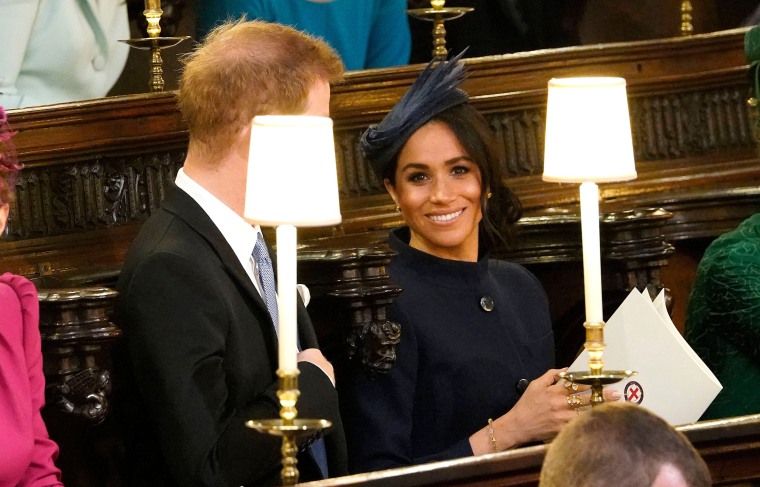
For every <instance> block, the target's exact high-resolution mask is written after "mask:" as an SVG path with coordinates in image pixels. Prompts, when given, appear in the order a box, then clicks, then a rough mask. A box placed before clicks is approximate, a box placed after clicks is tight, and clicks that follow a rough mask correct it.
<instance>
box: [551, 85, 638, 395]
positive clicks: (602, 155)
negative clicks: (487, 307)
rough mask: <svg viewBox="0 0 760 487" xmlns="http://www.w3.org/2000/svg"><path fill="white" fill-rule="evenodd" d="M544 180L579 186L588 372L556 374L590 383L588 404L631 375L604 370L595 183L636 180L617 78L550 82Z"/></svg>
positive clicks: (623, 91) (625, 101)
mask: <svg viewBox="0 0 760 487" xmlns="http://www.w3.org/2000/svg"><path fill="white" fill-rule="evenodd" d="M545 144H546V145H545V149H544V174H543V179H544V181H552V182H569V183H580V211H581V240H582V246H583V283H584V297H585V308H586V321H585V323H584V325H583V326H584V327H585V329H586V342H585V343H584V347H585V348H586V350H588V353H589V370H588V371H581V372H572V371H568V372H565V373H563V374H561V376H562V377H563V378H566V379H568V380H571V381H573V382H578V383H581V384H588V385H591V389H592V397H591V404H592V406H596V405H599V404H601V403H603V402H604V394H603V386H604V385H606V384H612V383H614V382H618V381H620V380H622V379H624V378H626V377H629V376H631V375H632V374H634V372H632V371H629V370H624V371H621V370H608V371H605V370H604V361H603V359H602V355H603V352H604V348H605V344H604V325H605V323H604V316H603V301H602V273H601V249H600V239H599V187H598V186H597V183H602V182H612V181H626V180H630V179H635V178H636V167H635V163H634V159H633V142H632V139H631V123H630V119H629V115H628V98H627V95H626V87H625V80H624V79H622V78H609V77H596V78H558V79H552V80H550V81H549V95H548V102H547V109H546V138H545Z"/></svg>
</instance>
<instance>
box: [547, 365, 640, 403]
mask: <svg viewBox="0 0 760 487" xmlns="http://www.w3.org/2000/svg"><path fill="white" fill-rule="evenodd" d="M633 375H636V372H634V371H632V370H605V371H603V372H601V373H594V372H591V371H588V370H586V371H579V372H570V371H568V372H562V373H560V374H559V376H560V378H562V379H566V380H569V381H570V382H576V383H578V384H583V385H587V386H591V406H599V405H600V404H603V403H604V386H606V385H608V384H614V383H616V382H620V381H621V380H623V379H627V378H628V377H631V376H633Z"/></svg>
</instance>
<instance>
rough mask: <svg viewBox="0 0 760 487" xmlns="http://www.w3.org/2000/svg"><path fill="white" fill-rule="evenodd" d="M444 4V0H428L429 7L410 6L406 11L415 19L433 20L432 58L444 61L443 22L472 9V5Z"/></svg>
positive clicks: (445, 50) (444, 30)
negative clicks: (452, 5) (448, 5)
mask: <svg viewBox="0 0 760 487" xmlns="http://www.w3.org/2000/svg"><path fill="white" fill-rule="evenodd" d="M445 4H446V0H430V8H412V9H409V10H407V11H406V13H407V14H409V15H411V16H412V17H414V18H415V19H420V20H427V21H430V22H433V59H437V60H439V61H445V60H446V56H447V54H448V50H447V49H446V28H445V27H444V25H443V23H444V22H446V21H447V20H453V19H458V18H459V17H461V16H462V15H464V14H466V13H467V12H472V11H473V10H474V9H473V8H472V7H445V6H444V5H445Z"/></svg>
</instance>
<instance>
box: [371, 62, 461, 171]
mask: <svg viewBox="0 0 760 487" xmlns="http://www.w3.org/2000/svg"><path fill="white" fill-rule="evenodd" d="M466 51H467V49H465V50H464V51H462V52H460V53H459V54H457V55H456V56H454V57H453V58H451V60H449V61H442V62H441V61H439V62H437V63H436V61H435V60H433V61H431V62H430V63H429V64H428V65H427V66H426V67H425V69H424V70H423V71H422V73H420V75H419V77H418V78H417V79H416V80H415V81H414V83H412V86H411V87H410V88H409V91H407V92H406V93H405V94H404V96H403V97H402V98H401V100H400V101H399V102H398V103H397V104H396V106H394V107H393V108H392V109H391V111H390V112H388V114H387V115H386V116H385V118H384V119H383V120H382V121H381V122H380V123H378V124H375V125H370V127H369V128H368V129H367V130H365V131H364V134H363V135H362V138H361V147H362V152H363V154H364V157H365V159H367V160H369V163H370V165H371V166H372V169H374V170H375V173H377V175H378V176H380V177H383V175H384V174H385V172H386V171H387V170H388V167H389V166H390V165H391V163H393V160H394V159H395V157H396V154H398V152H399V151H400V150H401V148H402V147H403V146H404V144H406V141H407V140H409V137H411V136H412V134H413V133H414V132H415V131H416V130H417V129H418V128H420V127H421V126H422V125H424V124H425V123H427V122H428V121H430V119H432V118H433V117H435V116H436V115H438V114H439V113H441V112H443V111H444V110H447V109H449V108H452V107H455V106H457V105H461V104H462V103H466V102H467V101H468V100H469V95H467V93H466V92H465V91H463V90H462V89H460V88H459V86H460V85H461V84H462V82H463V81H464V80H465V78H466V77H467V73H466V71H465V68H464V64H463V63H460V62H459V59H460V58H461V57H462V55H463V54H464V53H465V52H466Z"/></svg>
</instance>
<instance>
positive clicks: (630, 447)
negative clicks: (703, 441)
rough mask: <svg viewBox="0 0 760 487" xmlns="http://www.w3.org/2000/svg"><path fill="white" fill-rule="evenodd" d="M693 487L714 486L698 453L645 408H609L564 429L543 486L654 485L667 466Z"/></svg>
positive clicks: (545, 469)
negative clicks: (671, 467)
mask: <svg viewBox="0 0 760 487" xmlns="http://www.w3.org/2000/svg"><path fill="white" fill-rule="evenodd" d="M666 465H671V466H673V467H674V468H676V469H677V470H679V471H680V473H681V475H682V476H683V478H684V480H685V481H686V484H687V485H689V486H690V487H703V486H704V487H709V486H710V485H712V481H711V478H710V472H709V470H708V469H707V465H706V464H705V462H704V460H702V458H701V457H700V456H699V453H697V451H696V450H695V449H694V447H693V446H692V445H691V443H689V440H688V439H687V438H686V437H685V436H684V435H683V434H681V433H680V432H678V431H676V430H675V429H673V428H672V427H671V426H670V425H668V423H666V422H665V421H664V420H663V419H662V418H660V417H658V416H656V415H655V414H653V413H651V412H650V411H648V410H646V409H645V408H643V407H640V406H636V405H633V404H629V403H623V404H604V405H602V406H599V407H596V408H594V409H592V410H591V411H589V412H587V413H583V414H581V416H580V417H578V418H576V419H575V420H573V421H572V422H570V423H569V424H568V425H567V426H565V427H564V428H563V429H562V430H561V431H560V433H559V435H557V437H556V438H555V440H554V441H553V442H552V443H551V445H550V446H549V449H548V451H547V454H546V458H545V459H544V465H543V468H542V470H541V480H540V483H539V485H540V487H555V486H567V485H578V486H580V485H582V486H586V487H603V486H610V485H613V486H615V487H649V486H651V485H652V483H653V482H654V480H655V478H656V477H657V475H658V474H659V473H660V470H661V469H662V467H663V466H666Z"/></svg>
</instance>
